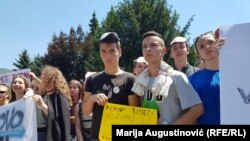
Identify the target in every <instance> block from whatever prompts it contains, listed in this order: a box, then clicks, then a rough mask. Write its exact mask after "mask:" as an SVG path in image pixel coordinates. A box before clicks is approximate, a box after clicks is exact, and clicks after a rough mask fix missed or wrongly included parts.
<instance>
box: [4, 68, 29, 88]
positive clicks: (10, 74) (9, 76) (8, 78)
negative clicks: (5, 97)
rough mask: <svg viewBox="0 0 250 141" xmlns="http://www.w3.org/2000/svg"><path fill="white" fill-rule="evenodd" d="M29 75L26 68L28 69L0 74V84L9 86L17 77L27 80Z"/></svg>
mask: <svg viewBox="0 0 250 141" xmlns="http://www.w3.org/2000/svg"><path fill="white" fill-rule="evenodd" d="M29 73H30V69H29V68H28V69H22V70H18V71H13V72H8V73H4V74H0V83H5V84H7V85H9V86H10V85H11V81H12V78H13V77H15V76H17V75H19V76H24V77H26V78H27V79H28V80H29V78H30V76H29Z"/></svg>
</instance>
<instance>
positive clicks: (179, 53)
mask: <svg viewBox="0 0 250 141" xmlns="http://www.w3.org/2000/svg"><path fill="white" fill-rule="evenodd" d="M170 50H171V52H170V56H171V58H173V59H174V66H173V68H174V69H175V70H178V71H181V72H183V73H185V74H186V75H187V77H189V76H190V75H192V74H193V73H195V72H197V71H198V70H199V68H198V67H194V66H192V65H190V64H189V63H188V54H189V52H190V48H189V46H188V43H187V39H186V38H184V37H180V36H178V37H175V38H174V39H173V40H172V41H171V43H170Z"/></svg>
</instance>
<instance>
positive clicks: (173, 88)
mask: <svg viewBox="0 0 250 141" xmlns="http://www.w3.org/2000/svg"><path fill="white" fill-rule="evenodd" d="M166 77H170V79H169V80H170V82H168V85H169V89H168V91H167V92H166V93H164V95H158V96H156V95H154V94H153V93H152V85H153V83H154V81H155V79H154V77H150V78H149V84H148V88H147V90H145V91H144V99H145V100H147V101H152V100H156V103H157V104H158V106H159V112H160V117H159V120H158V124H167V123H171V122H173V121H175V120H176V119H177V118H179V117H180V116H181V115H182V112H183V110H185V109H187V108H190V107H192V106H194V105H196V104H199V103H201V100H200V98H199V96H198V94H197V93H196V91H195V90H194V88H193V87H192V85H191V84H190V83H189V80H188V78H187V77H186V75H185V74H184V73H182V72H179V71H173V73H172V76H166Z"/></svg>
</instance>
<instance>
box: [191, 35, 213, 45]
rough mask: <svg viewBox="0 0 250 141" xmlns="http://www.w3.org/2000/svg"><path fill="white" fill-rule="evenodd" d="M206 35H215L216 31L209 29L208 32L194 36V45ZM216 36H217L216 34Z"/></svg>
mask: <svg viewBox="0 0 250 141" xmlns="http://www.w3.org/2000/svg"><path fill="white" fill-rule="evenodd" d="M204 35H212V36H214V33H213V31H208V32H205V33H202V34H201V35H199V36H197V37H196V38H194V40H193V42H194V47H196V43H197V41H198V40H199V39H200V38H201V37H202V36H204ZM214 37H215V36H214Z"/></svg>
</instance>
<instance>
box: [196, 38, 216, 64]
mask: <svg viewBox="0 0 250 141" xmlns="http://www.w3.org/2000/svg"><path fill="white" fill-rule="evenodd" d="M214 43H215V38H214V36H213V35H212V34H205V35H202V36H201V37H199V38H198V40H197V41H196V49H197V50H198V52H199V56H200V58H202V59H204V60H205V61H206V60H210V59H214V58H218V56H219V51H218V49H217V48H216V47H215V45H214Z"/></svg>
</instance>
